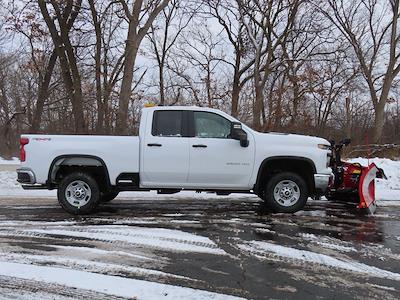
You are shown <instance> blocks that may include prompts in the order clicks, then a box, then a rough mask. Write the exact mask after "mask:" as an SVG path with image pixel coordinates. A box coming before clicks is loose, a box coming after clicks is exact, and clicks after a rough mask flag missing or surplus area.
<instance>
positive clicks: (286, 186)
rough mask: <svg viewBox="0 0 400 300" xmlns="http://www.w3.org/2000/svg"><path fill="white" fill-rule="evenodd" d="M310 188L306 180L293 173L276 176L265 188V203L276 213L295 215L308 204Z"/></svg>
mask: <svg viewBox="0 0 400 300" xmlns="http://www.w3.org/2000/svg"><path fill="white" fill-rule="evenodd" d="M307 198H308V188H307V184H306V182H305V180H304V179H303V178H302V177H300V176H299V175H297V174H296V173H292V172H283V173H278V174H276V175H274V176H273V177H272V178H271V179H270V180H269V181H268V183H267V186H266V188H265V199H264V200H265V201H266V204H267V206H268V207H269V208H271V209H272V211H274V212H283V213H294V212H296V211H299V210H301V209H302V208H303V207H304V205H305V204H306V202H307Z"/></svg>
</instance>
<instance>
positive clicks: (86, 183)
mask: <svg viewBox="0 0 400 300" xmlns="http://www.w3.org/2000/svg"><path fill="white" fill-rule="evenodd" d="M67 189H68V191H67ZM74 189H75V192H78V191H77V190H78V189H80V190H83V192H80V191H79V197H81V196H82V199H80V198H78V196H77V195H78V194H75V193H74V192H72V191H73V190H74ZM82 194H83V195H82ZM57 197H58V202H59V203H60V205H61V207H62V208H63V209H64V210H66V211H67V212H69V213H71V214H74V215H84V214H89V213H91V212H93V211H94V209H95V208H96V207H97V205H98V204H99V200H100V189H99V185H98V183H97V182H96V180H95V179H94V178H93V177H92V176H90V175H89V174H86V173H82V172H74V173H71V174H69V175H68V176H66V177H65V178H64V179H63V180H62V181H61V183H60V185H59V187H58V191H57ZM72 203H74V204H72Z"/></svg>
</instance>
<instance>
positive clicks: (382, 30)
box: [316, 0, 400, 142]
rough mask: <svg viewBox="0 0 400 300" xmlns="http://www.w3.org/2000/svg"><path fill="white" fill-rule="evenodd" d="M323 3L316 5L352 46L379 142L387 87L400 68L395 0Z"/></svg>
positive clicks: (332, 1)
mask: <svg viewBox="0 0 400 300" xmlns="http://www.w3.org/2000/svg"><path fill="white" fill-rule="evenodd" d="M385 2H386V1H385ZM327 3H328V7H326V6H319V3H317V4H316V5H318V6H319V7H320V10H321V12H322V13H323V14H324V15H325V16H326V17H327V18H328V19H329V20H330V21H331V22H332V23H333V24H334V25H335V26H336V28H337V29H338V30H339V31H340V33H341V34H342V35H343V36H344V37H345V38H346V39H347V41H348V42H349V43H350V45H351V46H352V48H353V51H354V54H355V57H356V60H357V63H358V64H359V66H360V69H361V72H362V74H363V77H364V80H365V82H366V84H367V86H368V90H369V94H370V98H371V101H372V104H373V107H374V111H375V125H374V132H373V142H379V141H380V140H381V139H382V130H383V127H384V121H385V106H386V103H387V100H388V97H389V94H390V89H391V87H392V84H393V80H394V79H395V77H396V76H397V75H398V74H399V72H400V63H399V62H400V61H399V57H400V53H399V52H398V46H399V40H400V35H399V32H398V20H399V16H400V12H399V0H390V1H389V5H388V6H386V5H385V4H384V1H379V0H369V1H364V0H355V1H346V0H328V1H327ZM327 8H329V9H327Z"/></svg>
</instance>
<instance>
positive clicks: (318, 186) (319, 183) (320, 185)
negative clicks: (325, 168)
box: [314, 174, 334, 194]
mask: <svg viewBox="0 0 400 300" xmlns="http://www.w3.org/2000/svg"><path fill="white" fill-rule="evenodd" d="M333 179H334V177H333V174H330V175H326V174H314V182H315V190H316V191H317V192H318V193H321V194H324V193H325V192H326V191H327V190H328V187H329V186H330V185H331V183H332V182H333Z"/></svg>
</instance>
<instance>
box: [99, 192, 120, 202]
mask: <svg viewBox="0 0 400 300" xmlns="http://www.w3.org/2000/svg"><path fill="white" fill-rule="evenodd" d="M118 194H119V192H104V193H103V192H102V193H101V194H100V202H101V203H106V202H110V201H111V200H114V199H115V197H117V196H118Z"/></svg>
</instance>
